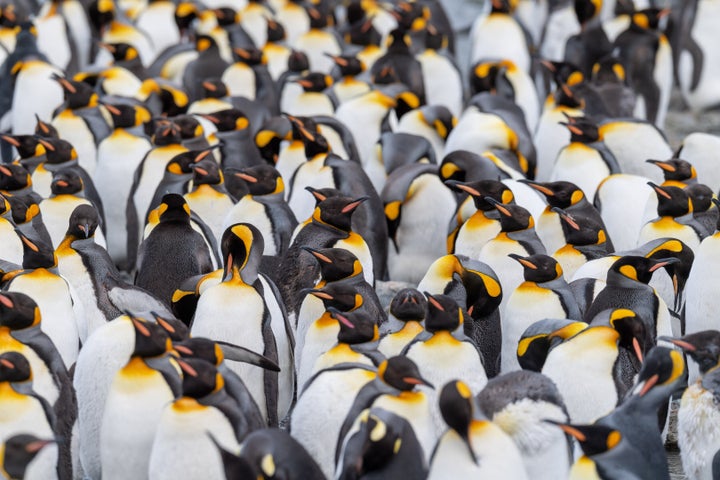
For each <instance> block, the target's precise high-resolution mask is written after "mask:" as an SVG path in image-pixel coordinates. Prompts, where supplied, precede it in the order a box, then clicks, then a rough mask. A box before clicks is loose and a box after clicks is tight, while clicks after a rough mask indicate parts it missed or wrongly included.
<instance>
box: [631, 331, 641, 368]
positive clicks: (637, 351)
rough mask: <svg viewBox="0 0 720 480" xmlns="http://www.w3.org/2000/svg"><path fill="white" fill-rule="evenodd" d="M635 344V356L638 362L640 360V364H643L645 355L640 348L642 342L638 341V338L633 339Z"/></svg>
mask: <svg viewBox="0 0 720 480" xmlns="http://www.w3.org/2000/svg"><path fill="white" fill-rule="evenodd" d="M632 344H633V351H634V352H635V356H636V357H637V359H638V360H640V363H642V362H643V353H642V348H641V347H640V342H639V341H638V339H637V337H633V339H632Z"/></svg>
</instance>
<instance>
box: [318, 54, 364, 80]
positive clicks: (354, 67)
mask: <svg viewBox="0 0 720 480" xmlns="http://www.w3.org/2000/svg"><path fill="white" fill-rule="evenodd" d="M326 55H327V56H328V57H330V58H332V60H333V62H335V65H337V69H338V72H339V73H340V76H342V77H348V76H350V77H354V76H355V75H360V74H361V73H362V72H364V71H365V64H364V63H363V62H362V61H360V59H358V58H357V57H355V56H354V55H330V54H329V53H328V54H326Z"/></svg>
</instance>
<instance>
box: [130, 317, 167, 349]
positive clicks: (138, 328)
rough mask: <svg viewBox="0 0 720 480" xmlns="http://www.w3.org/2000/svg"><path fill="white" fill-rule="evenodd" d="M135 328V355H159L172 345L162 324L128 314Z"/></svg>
mask: <svg viewBox="0 0 720 480" xmlns="http://www.w3.org/2000/svg"><path fill="white" fill-rule="evenodd" d="M127 315H128V316H129V317H130V320H131V321H132V325H133V329H134V330H135V347H134V349H133V353H132V356H133V357H141V358H148V357H157V356H159V355H163V354H164V353H166V352H167V351H168V350H170V348H171V347H172V343H171V341H170V336H169V335H168V333H167V332H166V331H165V329H164V328H162V327H161V326H160V325H158V324H156V323H153V322H148V321H147V320H143V319H142V318H139V317H135V316H133V315H131V314H127Z"/></svg>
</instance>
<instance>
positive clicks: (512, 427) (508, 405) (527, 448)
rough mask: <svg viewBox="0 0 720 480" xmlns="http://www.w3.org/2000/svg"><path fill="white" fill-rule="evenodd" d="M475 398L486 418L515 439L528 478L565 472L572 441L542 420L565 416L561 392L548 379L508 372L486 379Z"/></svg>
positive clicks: (559, 476) (520, 372) (541, 376)
mask: <svg viewBox="0 0 720 480" xmlns="http://www.w3.org/2000/svg"><path fill="white" fill-rule="evenodd" d="M477 401H478V407H479V408H480V410H481V411H482V412H483V413H484V414H485V415H486V416H487V417H488V419H490V420H492V422H493V423H495V424H496V425H498V426H499V427H500V428H502V429H503V430H504V431H505V432H506V433H507V434H508V435H509V436H510V437H511V438H512V439H513V440H514V442H515V444H516V445H517V447H518V450H519V451H520V454H521V455H522V459H523V463H524V465H525V471H526V473H527V476H528V477H529V478H531V477H532V478H546V479H548V480H549V479H551V478H564V477H565V476H567V474H568V471H569V469H570V464H571V463H572V450H571V448H570V447H571V445H570V443H569V442H568V439H567V437H566V436H565V435H564V434H563V433H561V432H558V431H556V430H555V428H554V427H553V426H552V425H549V424H547V423H546V422H544V420H545V419H549V420H554V421H558V422H565V421H567V418H568V415H567V410H566V408H565V403H564V401H563V399H562V397H561V396H560V392H559V391H558V389H557V387H556V386H555V384H554V383H553V382H552V381H551V380H550V379H548V378H547V377H545V376H543V375H541V374H538V373H536V372H531V371H516V372H510V373H507V374H504V375H501V376H499V377H496V378H493V379H491V380H490V381H488V384H487V385H486V386H485V388H483V389H482V391H481V392H480V393H479V394H478V395H477ZM536 429H537V430H536ZM530 432H534V433H530Z"/></svg>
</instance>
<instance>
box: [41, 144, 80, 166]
mask: <svg viewBox="0 0 720 480" xmlns="http://www.w3.org/2000/svg"><path fill="white" fill-rule="evenodd" d="M38 141H39V142H40V143H41V144H42V145H43V146H44V147H45V158H46V160H47V163H49V164H51V165H58V164H61V163H66V162H74V161H77V159H78V155H77V151H76V150H75V147H73V145H72V144H71V143H70V142H68V141H67V140H63V139H62V138H40V139H38Z"/></svg>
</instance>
